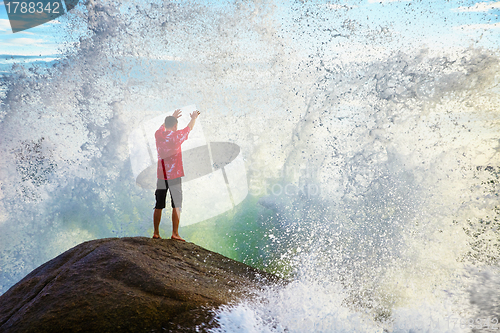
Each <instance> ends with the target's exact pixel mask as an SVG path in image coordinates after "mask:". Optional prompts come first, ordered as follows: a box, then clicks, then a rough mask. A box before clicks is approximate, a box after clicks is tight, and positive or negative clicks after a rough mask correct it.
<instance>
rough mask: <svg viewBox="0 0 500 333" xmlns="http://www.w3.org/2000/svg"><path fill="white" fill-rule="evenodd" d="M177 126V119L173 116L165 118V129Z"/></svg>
mask: <svg viewBox="0 0 500 333" xmlns="http://www.w3.org/2000/svg"><path fill="white" fill-rule="evenodd" d="M176 124H177V118H175V117H174V116H167V117H166V118H165V128H171V127H174V126H175V125H176Z"/></svg>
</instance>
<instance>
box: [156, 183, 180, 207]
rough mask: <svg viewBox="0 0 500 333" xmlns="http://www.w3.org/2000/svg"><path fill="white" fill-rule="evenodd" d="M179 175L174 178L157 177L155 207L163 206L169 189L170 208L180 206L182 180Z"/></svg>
mask: <svg viewBox="0 0 500 333" xmlns="http://www.w3.org/2000/svg"><path fill="white" fill-rule="evenodd" d="M181 179H182V178H181V177H179V178H174V179H168V180H165V179H158V181H157V182H156V191H155V198H156V204H155V209H163V208H165V204H166V201H167V191H168V190H170V204H171V205H172V208H181V207H182V181H181Z"/></svg>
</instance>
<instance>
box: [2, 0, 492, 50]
mask: <svg viewBox="0 0 500 333" xmlns="http://www.w3.org/2000/svg"><path fill="white" fill-rule="evenodd" d="M201 1H202V0H201ZM205 1H211V2H212V3H217V0H205ZM220 1H222V0H220ZM302 2H305V3H306V4H307V3H308V5H311V3H312V4H314V5H317V6H323V8H325V9H324V10H325V11H330V12H332V11H333V12H336V17H342V16H341V15H342V13H343V12H345V13H346V16H349V18H350V19H353V18H354V19H356V20H357V21H359V22H361V23H363V24H365V26H370V27H372V28H373V29H375V28H376V27H389V29H390V30H391V33H392V34H395V35H398V34H399V35H401V36H403V38H402V39H404V40H405V41H406V42H407V43H412V44H420V45H428V46H440V47H444V48H446V47H450V46H454V45H455V46H465V47H467V46H471V45H476V46H484V47H488V48H494V49H498V46H499V45H500V43H499V41H500V18H499V14H500V1H485V2H478V1H467V0H357V1H344V0H337V1H318V0H316V1H306V0H302ZM291 3H292V1H289V2H286V1H284V2H281V6H285V7H286V6H289V5H290V4H291ZM297 3H300V2H299V1H295V6H296V4H297ZM290 6H291V5H290ZM339 14H340V16H339ZM64 22H65V20H64V17H61V18H60V21H59V20H56V21H51V22H48V23H45V24H43V25H40V26H37V27H34V28H31V29H28V30H26V31H22V32H18V33H12V30H11V27H10V23H9V20H8V16H7V7H6V6H5V4H4V3H3V2H0V55H2V59H5V56H4V55H36V56H40V55H41V56H48V55H53V54H57V53H58V52H59V51H58V47H59V46H60V45H59V44H58V41H60V36H58V34H60V27H58V25H61V24H65V23H64ZM2 59H0V60H2Z"/></svg>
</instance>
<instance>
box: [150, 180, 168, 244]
mask: <svg viewBox="0 0 500 333" xmlns="http://www.w3.org/2000/svg"><path fill="white" fill-rule="evenodd" d="M166 198H167V182H166V181H165V180H164V179H158V181H157V182H156V191H155V200H156V202H155V210H154V213H153V226H154V231H153V238H161V237H160V221H161V211H162V210H163V208H165V200H166Z"/></svg>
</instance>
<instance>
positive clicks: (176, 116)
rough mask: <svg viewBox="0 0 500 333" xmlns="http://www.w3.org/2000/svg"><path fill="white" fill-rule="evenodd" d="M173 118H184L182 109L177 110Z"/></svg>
mask: <svg viewBox="0 0 500 333" xmlns="http://www.w3.org/2000/svg"><path fill="white" fill-rule="evenodd" d="M172 116H173V117H175V118H180V117H181V116H182V111H181V109H177V110H175V111H174V113H173V114H172Z"/></svg>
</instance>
